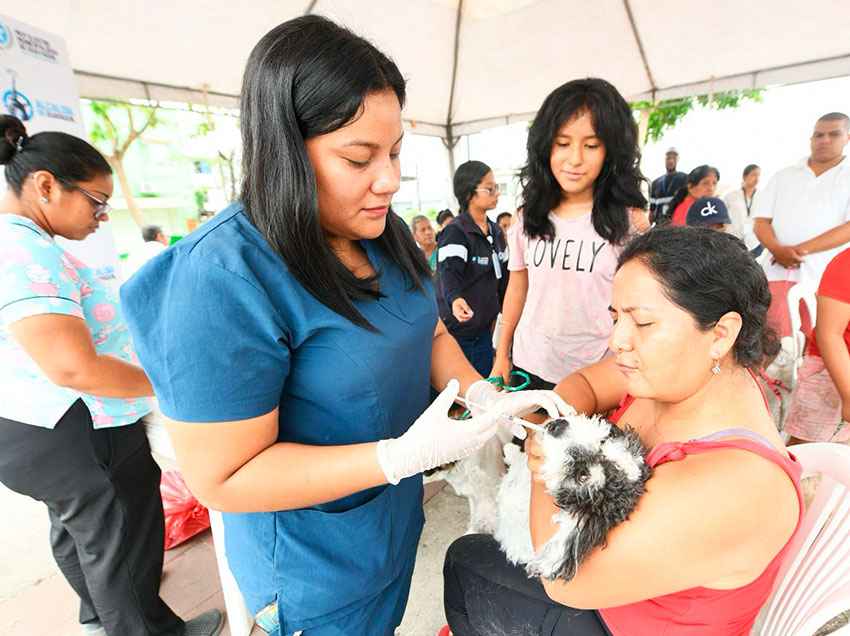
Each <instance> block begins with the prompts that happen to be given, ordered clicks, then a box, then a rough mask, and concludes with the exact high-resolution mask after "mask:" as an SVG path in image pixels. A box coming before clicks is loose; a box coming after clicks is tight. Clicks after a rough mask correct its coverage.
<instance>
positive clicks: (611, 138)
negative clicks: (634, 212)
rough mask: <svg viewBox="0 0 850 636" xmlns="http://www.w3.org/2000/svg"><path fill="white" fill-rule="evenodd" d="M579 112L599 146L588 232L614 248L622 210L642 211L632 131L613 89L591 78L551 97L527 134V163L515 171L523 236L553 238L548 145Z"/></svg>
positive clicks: (555, 190)
mask: <svg viewBox="0 0 850 636" xmlns="http://www.w3.org/2000/svg"><path fill="white" fill-rule="evenodd" d="M584 112H588V113H590V116H591V119H592V120H593V128H594V130H595V131H596V135H597V136H598V137H599V139H600V140H601V141H602V143H603V144H605V162H604V164H603V165H602V171H601V172H600V173H599V177H598V178H597V179H596V182H595V183H594V184H593V212H592V215H591V219H592V221H593V228H594V229H595V230H596V232H597V234H599V236H601V237H602V238H604V239H605V240H606V241H608V242H610V243H614V244H620V243H622V242H623V240H624V239H625V238H626V236H627V235H628V233H629V215H628V211H627V209H626V208H629V207H634V208H645V207H646V197H644V195H643V193H642V192H641V189H640V186H641V183H642V182H644V181H646V178H645V177H644V176H643V175H642V174H641V172H640V150H639V148H638V129H637V125H636V124H635V120H634V116H633V115H632V110H631V108H630V107H629V105H628V103H626V100H625V99H623V96H622V95H620V93H619V92H618V91H617V89H616V88H614V87H613V86H612V85H611V84H609V83H608V82H606V81H605V80H603V79H598V78H592V77H591V78H587V79H579V80H573V81H571V82H567V83H566V84H564V85H563V86H559V87H558V88H556V89H555V90H554V91H552V92H551V93H550V94H549V96H548V97H547V98H546V99H545V100H543V105H542V106H541V107H540V110H539V111H538V112H537V115H536V116H535V118H534V122H533V123H532V125H531V128H529V130H528V144H527V148H528V162H527V163H526V165H525V166H524V167H523V168H522V170H521V171H520V184H521V185H522V203H521V204H522V206H523V208H524V211H523V230H524V231H525V233H526V235H527V236H529V237H532V238H538V237H539V238H543V239H546V240H551V239H552V238H553V237H554V235H555V227H554V226H553V224H552V222H551V221H550V220H549V213H550V212H551V211H552V210H553V209H554V208H555V207H557V205H558V204H559V203H560V202H561V197H562V191H561V187H560V186H559V185H558V181H557V180H556V179H555V175H553V174H552V169H551V168H550V157H551V154H552V144H553V143H554V141H555V136H556V135H557V134H558V131H559V130H560V129H561V126H563V125H564V124H565V123H566V122H568V121H569V120H570V119H572V118H573V117H576V116H578V115H580V114H581V113H584Z"/></svg>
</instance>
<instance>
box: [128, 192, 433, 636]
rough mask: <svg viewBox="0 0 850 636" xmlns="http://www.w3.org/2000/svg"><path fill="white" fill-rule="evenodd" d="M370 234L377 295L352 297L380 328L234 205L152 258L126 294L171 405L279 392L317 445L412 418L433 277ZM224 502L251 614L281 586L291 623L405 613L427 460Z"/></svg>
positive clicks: (370, 628) (227, 414)
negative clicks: (306, 504) (395, 480)
mask: <svg viewBox="0 0 850 636" xmlns="http://www.w3.org/2000/svg"><path fill="white" fill-rule="evenodd" d="M361 245H362V246H363V247H364V249H365V251H366V253H367V255H368V257H369V260H370V262H371V263H372V266H373V268H374V269H375V271H376V272H378V276H379V278H378V284H379V287H380V291H381V297H380V298H379V299H377V300H368V301H365V300H364V301H355V305H356V307H357V309H358V310H359V311H360V312H361V313H362V314H363V316H364V317H365V318H366V319H367V320H368V321H369V322H370V323H371V324H372V325H373V327H374V328H375V329H374V331H370V330H368V329H365V328H362V327H359V326H357V325H354V324H353V323H351V322H350V321H348V320H347V319H345V318H343V317H342V316H340V315H338V314H336V313H335V312H334V311H332V310H330V309H328V308H327V307H326V306H325V305H323V304H321V303H320V302H319V301H317V300H316V299H315V298H314V297H313V296H312V295H311V294H310V293H309V292H307V291H306V290H305V289H304V288H303V287H302V286H301V285H300V284H299V283H298V282H297V281H296V279H295V278H294V277H293V276H292V275H291V274H290V273H289V271H288V270H287V267H286V265H285V264H284V262H283V261H282V260H281V258H280V257H279V256H278V255H277V254H276V253H275V252H274V251H273V250H272V249H271V247H270V246H269V245H268V243H267V242H266V240H265V239H264V238H263V237H262V236H261V234H260V233H259V232H258V231H257V229H256V228H255V227H254V226H253V225H252V224H251V223H250V222H249V220H248V219H247V217H246V216H245V214H244V212H243V210H242V207H241V206H240V205H238V204H234V205H232V206H230V207H229V208H227V209H225V210H224V211H222V212H221V213H219V214H218V215H217V216H216V217H215V218H214V219H213V220H212V221H209V222H208V223H207V224H205V225H204V226H203V227H202V228H200V229H199V230H197V231H195V232H193V233H192V234H190V235H189V236H188V237H186V238H184V239H183V240H181V241H180V242H179V243H177V244H176V245H174V246H173V247H171V248H170V249H168V250H167V251H165V252H164V253H162V254H160V255H159V256H157V257H155V258H154V259H153V260H151V261H149V262H148V263H147V264H146V265H145V266H144V267H143V268H142V269H141V270H140V271H139V272H138V273H137V274H135V275H134V276H133V277H132V278H131V279H130V280H129V281H128V282H127V283H125V285H124V286H123V288H122V290H121V297H122V302H123V304H124V309H125V313H126V316H127V321H128V323H129V326H130V330H131V332H132V336H133V339H134V341H135V344H136V348H137V353H138V356H139V359H140V360H141V362H142V365H143V366H144V368H145V370H146V371H147V373H148V375H149V376H150V378H151V381H152V383H153V386H154V389H155V392H156V395H157V397H158V398H159V405H160V408H161V410H162V412H163V413H164V414H165V415H166V416H167V417H169V418H172V419H174V420H179V421H183V422H199V423H202V422H204V423H206V422H219V421H237V420H244V419H249V418H254V417H258V416H260V415H263V414H266V413H269V412H270V411H272V410H273V409H274V408H275V407H277V406H279V409H280V410H279V413H280V420H279V433H278V441H281V442H294V443H299V444H310V445H342V444H356V443H361V442H373V441H376V440H380V439H384V438H388V437H398V436H399V435H401V434H402V433H404V432H405V431H406V430H407V429H408V428H409V427H410V426H411V424H412V423H413V422H414V420H416V418H417V417H418V416H419V415H420V414H421V413H422V412H423V411H424V410H425V409H426V407H427V406H428V401H429V372H430V368H431V346H432V342H433V337H434V330H435V328H436V324H437V305H436V302H435V298H434V290H433V286H432V285H431V283H430V281H426V283H425V290H424V291H421V290H417V289H416V288H415V287H414V286H413V285H412V284H411V283H410V281H408V280H406V278H405V276H404V274H403V273H402V271H401V270H400V269H398V268H397V267H396V266H395V265H394V264H393V263H392V261H391V260H390V259H389V258H388V257H386V256H385V254H384V253H383V251H382V248H381V247H380V245H379V244H378V242H377V241H370V240H364V241H361ZM199 425H201V424H199ZM285 468H286V467H284V466H281V470H285ZM269 479H274V475H269ZM223 516H224V524H225V535H226V552H227V558H228V561H229V563H230V566H231V568H232V570H233V573H234V574H235V576H236V579H237V581H238V583H239V586H240V588H241V590H242V592H243V594H244V596H245V599H246V601H247V603H248V605H249V607H250V609H251V610H252V611H253V612H255V613H256V612H257V611H258V610H260V609H262V608H263V607H265V606H266V605H268V604H269V603H271V602H274V601H277V604H278V615H279V616H278V617H279V620H280V625H281V629H280V634H291V633H294V632H297V631H300V630H304V633H305V636H330V635H334V636H336V635H339V636H342V635H345V636H358V635H363V636H366V635H368V636H383V635H390V634H392V633H393V630H394V628H395V627H396V626H397V625H398V624H399V623H400V622H401V618H402V615H403V613H404V608H405V606H406V603H407V596H408V592H409V589H410V579H411V576H412V573H413V564H414V560H415V556H416V547H417V543H418V541H419V535H420V532H421V530H422V524H423V520H424V519H423V514H422V478H421V476H420V475H417V476H414V477H410V478H407V479H403V480H402V481H401V482H400V483H399V484H398V485H397V486H392V485H385V486H380V487H377V488H371V489H369V490H365V491H361V492H357V493H354V494H352V495H350V496H347V497H344V498H342V499H339V500H336V501H332V502H330V503H326V504H322V505H317V506H313V507H310V508H306V509H300V510H288V511H279V512H258V513H225V514H224V515H223ZM276 636H277V635H276Z"/></svg>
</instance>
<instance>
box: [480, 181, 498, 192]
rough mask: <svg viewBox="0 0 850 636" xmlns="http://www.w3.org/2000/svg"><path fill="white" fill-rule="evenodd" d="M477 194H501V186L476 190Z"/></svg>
mask: <svg viewBox="0 0 850 636" xmlns="http://www.w3.org/2000/svg"><path fill="white" fill-rule="evenodd" d="M475 191H476V192H486V193H487V194H489V195H494V194H499V184H498V183H497V184H495V185H491V186H489V187H487V188H483V187H482V188H475Z"/></svg>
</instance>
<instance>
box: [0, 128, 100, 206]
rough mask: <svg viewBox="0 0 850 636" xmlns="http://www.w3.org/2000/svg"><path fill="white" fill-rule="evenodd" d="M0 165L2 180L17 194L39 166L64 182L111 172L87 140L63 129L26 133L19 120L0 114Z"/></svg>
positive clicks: (87, 179) (89, 178)
mask: <svg viewBox="0 0 850 636" xmlns="http://www.w3.org/2000/svg"><path fill="white" fill-rule="evenodd" d="M0 165H3V166H5V167H6V170H5V177H6V183H8V184H9V188H10V189H11V190H12V192H14V193H15V194H16V195H18V196H20V194H21V189H22V188H23V183H24V180H25V179H26V178H27V177H28V176H30V175H31V174H32V173H34V172H37V171H39V170H46V171H47V172H49V173H50V174H52V175H53V176H54V177H56V179H57V180H59V181H60V182H61V183H65V184H73V183H78V182H80V181H89V180H91V179H93V178H94V177H96V176H99V175H104V174H110V173H111V172H112V168H110V167H109V162H107V161H106V159H105V158H104V157H103V155H102V154H100V152H98V150H97V149H96V148H95V147H94V146H92V145H91V144H90V143H88V142H87V141H85V140H83V139H80V138H79V137H74V136H73V135H69V134H67V133H63V132H41V133H38V134H35V135H33V136H32V137H29V136H28V135H27V130H26V128H25V127H24V124H23V122H22V121H21V120H20V119H18V118H17V117H12V116H11V115H0Z"/></svg>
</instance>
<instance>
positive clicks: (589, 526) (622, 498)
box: [494, 414, 650, 580]
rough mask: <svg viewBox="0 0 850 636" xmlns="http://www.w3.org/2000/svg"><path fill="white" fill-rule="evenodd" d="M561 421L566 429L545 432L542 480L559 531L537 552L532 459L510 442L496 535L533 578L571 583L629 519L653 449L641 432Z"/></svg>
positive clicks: (589, 421)
mask: <svg viewBox="0 0 850 636" xmlns="http://www.w3.org/2000/svg"><path fill="white" fill-rule="evenodd" d="M558 421H559V422H561V428H560V430H557V429H555V428H548V430H547V432H546V433H538V435H540V436H541V441H542V446H543V453H544V461H543V466H542V469H541V473H542V477H543V480H544V483H545V486H546V490H547V491H548V492H549V493H550V494H551V495H552V496H553V497H555V499H556V502H557V503H558V505H559V507H560V510H558V512H557V513H555V515H554V516H553V518H552V520H553V522H554V523H555V524H556V525H557V526H558V529H557V531H556V532H555V534H554V535H553V536H552V537H551V538H550V539H549V541H547V542H546V544H545V545H544V546H542V547H541V549H540V550H539V551H538V552H537V553H536V554H535V552H534V548H533V546H532V542H531V532H530V528H529V498H530V491H531V473H530V471H529V469H528V462H527V458H526V455H525V454H524V453H522V452H521V451H520V450H519V448H517V447H516V446H514V445H513V444H508V445H506V446H505V449H504V453H505V460H506V463H507V464H508V473H507V475H506V476H505V478H504V479H503V480H502V483H501V486H500V487H499V495H498V523H497V525H496V531H495V533H494V535H495V538H496V540H497V541H498V542H499V544H500V546H501V547H502V550H503V551H504V552H505V554H506V556H507V558H508V560H509V561H510V562H511V563H514V564H521V565H524V566H525V569H526V571H527V572H528V574H529V576H542V577H546V578H549V579H553V578H556V577H560V578H564V579H566V580H569V579H570V578H572V576H574V575H575V571H576V568H577V567H578V565H579V564H580V562H581V560H582V559H583V558H584V557H585V556H587V554H588V553H589V552H590V551H591V550H592V549H593V547H595V546H598V545H601V544H603V543H604V540H605V537H606V535H607V531H608V530H609V529H610V528H612V527H614V526H615V525H617V524H618V523H620V522H621V521H622V520H623V519H625V518H626V517H628V514H629V513H630V512H631V510H633V508H634V506H635V505H636V504H637V500H638V498H639V497H640V495H641V494H642V493H643V485H644V483H645V482H646V480H647V479H648V478H649V473H650V471H649V469H648V467H647V466H646V464H645V462H644V455H645V452H646V449H645V448H644V447H643V446H642V444H641V443H640V440H639V439H638V438H637V436H636V435H635V434H634V433H633V432H631V431H625V432H623V431H620V430H619V429H617V428H616V427H615V426H614V425H612V424H611V423H610V422H608V421H607V420H605V419H603V418H600V417H598V416H594V417H586V416H583V415H576V414H573V415H568V416H566V417H565V418H564V419H562V420H558ZM558 421H556V422H558ZM553 424H555V423H554V422H553V423H550V425H549V426H552V425H553ZM606 475H607V476H606ZM608 480H610V483H606V482H608ZM606 487H610V488H608V489H606ZM615 487H616V488H615ZM606 493H609V494H610V497H611V498H610V499H608V500H606ZM588 510H592V511H593V512H591V513H588ZM580 515H583V516H580Z"/></svg>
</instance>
